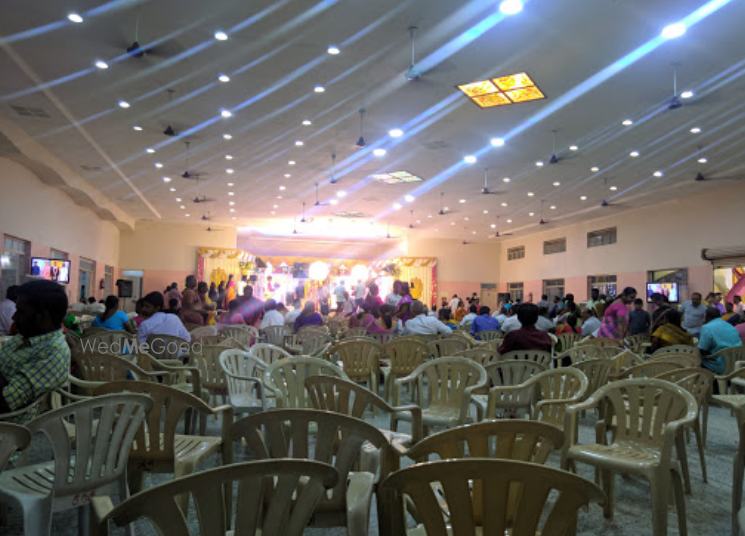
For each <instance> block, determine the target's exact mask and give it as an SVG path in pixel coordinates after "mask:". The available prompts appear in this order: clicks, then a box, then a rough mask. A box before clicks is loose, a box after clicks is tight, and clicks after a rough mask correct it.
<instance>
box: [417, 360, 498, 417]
mask: <svg viewBox="0 0 745 536" xmlns="http://www.w3.org/2000/svg"><path fill="white" fill-rule="evenodd" d="M412 375H416V376H418V387H419V397H420V399H421V398H422V396H423V394H424V392H425V389H424V381H423V380H424V378H426V379H427V386H428V389H427V390H426V395H424V396H425V398H424V400H425V405H426V406H428V407H430V408H433V407H448V408H461V407H462V405H463V400H464V396H465V391H466V389H467V388H469V387H474V386H478V385H486V382H487V375H486V370H485V369H484V367H482V366H481V365H479V364H478V363H474V362H473V361H471V360H470V359H466V358H465V357H440V358H438V359H433V360H431V361H427V362H425V363H422V364H421V365H420V366H419V367H418V368H417V369H416V370H415V371H414V372H413V373H412ZM421 405H422V404H420V406H421ZM422 407H424V406H422Z"/></svg>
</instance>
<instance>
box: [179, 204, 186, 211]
mask: <svg viewBox="0 0 745 536" xmlns="http://www.w3.org/2000/svg"><path fill="white" fill-rule="evenodd" d="M178 208H180V209H181V210H185V209H186V207H185V206H184V205H181V206H180V207H178Z"/></svg>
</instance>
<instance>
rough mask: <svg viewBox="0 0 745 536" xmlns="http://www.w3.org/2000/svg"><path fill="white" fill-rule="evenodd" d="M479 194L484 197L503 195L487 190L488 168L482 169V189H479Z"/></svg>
mask: <svg viewBox="0 0 745 536" xmlns="http://www.w3.org/2000/svg"><path fill="white" fill-rule="evenodd" d="M481 193H482V194H484V195H499V194H503V193H504V192H492V191H490V190H489V168H484V187H483V188H482V189H481Z"/></svg>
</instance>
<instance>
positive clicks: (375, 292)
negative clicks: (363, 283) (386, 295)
mask: <svg viewBox="0 0 745 536" xmlns="http://www.w3.org/2000/svg"><path fill="white" fill-rule="evenodd" d="M379 293H380V289H379V288H378V285H376V284H375V283H373V284H372V285H370V295H371V296H377V295H378V294H379Z"/></svg>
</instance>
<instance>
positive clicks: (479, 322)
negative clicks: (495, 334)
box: [471, 305, 499, 339]
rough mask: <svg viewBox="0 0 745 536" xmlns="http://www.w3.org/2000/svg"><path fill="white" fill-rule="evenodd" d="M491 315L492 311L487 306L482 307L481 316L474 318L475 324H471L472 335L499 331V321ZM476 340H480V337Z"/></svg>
mask: <svg viewBox="0 0 745 536" xmlns="http://www.w3.org/2000/svg"><path fill="white" fill-rule="evenodd" d="M489 313H491V310H490V309H489V308H488V307H487V306H486V305H482V306H481V309H479V316H477V317H476V318H474V319H473V324H471V335H476V334H477V333H480V332H482V331H487V330H491V329H499V320H497V319H496V318H494V317H493V316H492V315H490V314H489ZM476 338H477V339H478V337H476Z"/></svg>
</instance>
